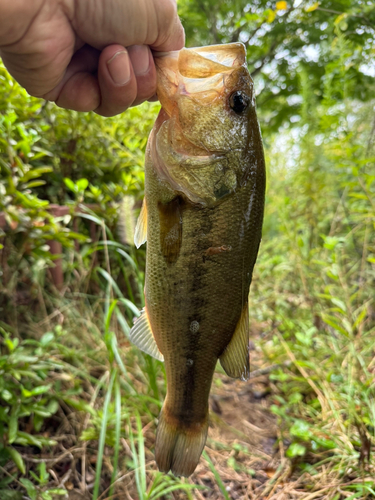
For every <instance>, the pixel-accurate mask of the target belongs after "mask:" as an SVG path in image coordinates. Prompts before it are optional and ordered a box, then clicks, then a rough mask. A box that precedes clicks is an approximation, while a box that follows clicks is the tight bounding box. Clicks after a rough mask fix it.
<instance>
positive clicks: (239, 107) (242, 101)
mask: <svg viewBox="0 0 375 500" xmlns="http://www.w3.org/2000/svg"><path fill="white" fill-rule="evenodd" d="M249 101H250V99H249V97H248V96H247V95H246V94H244V93H243V92H241V91H239V90H237V91H236V92H233V94H231V96H230V97H229V106H230V107H231V108H232V109H233V111H234V112H235V113H237V114H238V115H240V114H241V113H242V112H243V111H245V109H246V108H247V107H248V105H249Z"/></svg>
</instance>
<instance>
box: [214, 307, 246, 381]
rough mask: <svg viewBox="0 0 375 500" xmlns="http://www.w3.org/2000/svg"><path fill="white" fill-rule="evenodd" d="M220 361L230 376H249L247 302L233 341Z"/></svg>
mask: <svg viewBox="0 0 375 500" xmlns="http://www.w3.org/2000/svg"><path fill="white" fill-rule="evenodd" d="M220 363H221V366H222V367H223V368H224V371H225V373H226V374H227V375H229V377H233V378H240V379H242V380H247V379H248V378H249V375H250V363H249V307H248V304H247V303H246V304H245V306H244V308H243V309H242V313H241V317H240V319H239V321H238V323H237V326H236V330H235V332H234V334H233V337H232V338H231V341H230V342H229V344H228V345H227V347H226V349H225V351H224V352H223V354H222V355H221V356H220Z"/></svg>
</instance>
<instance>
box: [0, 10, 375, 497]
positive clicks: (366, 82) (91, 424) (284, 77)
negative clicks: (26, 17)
mask: <svg viewBox="0 0 375 500" xmlns="http://www.w3.org/2000/svg"><path fill="white" fill-rule="evenodd" d="M285 4H286V5H285ZM180 10H181V15H182V18H183V21H184V24H185V26H186V29H187V35H188V44H189V45H190V46H191V45H196V44H206V43H215V42H218V43H221V42H228V41H231V40H237V39H240V40H243V41H245V42H247V50H248V58H249V64H250V66H251V68H252V69H253V73H254V75H255V83H256V87H257V88H258V92H259V97H258V114H259V118H260V122H261V126H262V130H263V135H264V139H265V149H266V155H267V165H268V191H267V207H266V217H265V223H264V231H263V241H262V245H261V249H260V254H259V258H258V262H257V265H256V268H255V273H254V279H253V284H252V286H251V294H250V307H251V310H250V312H251V331H252V333H251V338H252V342H253V343H254V349H253V350H252V352H251V356H252V369H260V370H261V371H260V372H257V373H256V375H257V377H256V378H254V379H251V380H250V382H249V383H248V384H246V383H237V382H229V384H228V379H227V377H225V376H223V375H222V372H221V370H220V368H218V374H217V376H216V378H215V382H214V387H213V392H214V396H215V397H213V398H212V401H211V408H212V423H213V428H212V429H210V437H209V439H208V443H207V447H206V451H205V454H204V456H203V458H202V459H201V464H200V465H199V467H198V469H197V473H196V474H194V475H193V476H192V478H189V479H188V480H183V479H177V478H174V477H173V476H165V475H163V474H160V473H159V472H157V470H156V467H155V463H154V461H153V453H152V450H153V446H154V439H155V436H154V434H155V428H156V425H155V422H156V418H157V416H158V413H159V410H160V407H161V401H162V399H163V397H164V395H165V375H164V369H163V365H162V364H161V363H159V362H157V361H155V360H153V359H151V358H150V357H149V356H147V355H144V354H143V353H141V352H140V351H138V350H137V349H136V348H134V347H132V346H131V345H130V344H129V342H128V340H127V333H128V332H129V328H130V327H131V324H132V321H133V317H134V316H136V315H137V314H138V310H139V309H140V308H141V307H142V306H143V303H142V301H143V296H142V288H143V279H144V265H145V252H144V248H141V249H140V250H135V248H134V247H133V246H132V245H131V244H130V243H129V237H128V234H127V235H126V237H124V235H123V231H119V230H118V228H119V226H121V227H122V226H123V225H124V223H121V221H120V224H119V218H120V219H121V216H120V214H121V205H122V204H123V203H124V202H123V200H124V199H125V202H126V204H127V207H129V206H130V207H132V206H133V205H134V206H135V211H137V207H139V201H140V200H141V199H142V196H143V179H144V177H143V156H144V150H145V145H146V140H147V136H148V134H149V131H150V130H151V127H152V124H153V121H154V119H155V117H156V114H157V111H158V105H155V104H145V105H143V106H142V107H138V108H134V109H131V110H129V111H127V112H126V113H124V114H123V115H122V116H120V117H116V118H111V119H108V118H107V119H103V118H100V117H98V116H96V115H93V114H78V113H74V112H68V111H65V110H61V109H58V108H56V107H55V106H54V105H52V104H46V103H44V102H42V101H39V100H37V99H34V98H31V97H29V96H28V95H27V94H26V92H25V91H24V90H22V89H21V88H20V87H19V86H18V85H17V84H16V83H15V82H14V81H12V79H11V78H10V77H9V75H8V74H7V72H6V71H5V69H4V68H3V67H0V212H3V213H4V214H5V218H6V221H7V224H8V226H7V229H6V231H2V230H1V229H0V498H1V499H2V500H3V499H4V500H8V499H9V500H18V499H23V498H27V499H31V500H40V499H43V500H50V499H56V498H68V495H69V498H71V499H74V498H87V499H88V498H90V499H91V498H92V499H94V500H98V499H101V500H104V499H107V498H108V499H109V498H134V499H138V498H139V499H150V500H151V499H152V500H156V499H157V498H166V499H172V498H175V499H177V498H184V499H185V498H187V499H195V498H198V499H202V498H212V499H216V498H243V499H246V498H254V499H255V498H269V499H271V498H273V499H274V500H275V499H276V498H285V499H287V498H288V499H289V498H290V499H292V498H310V499H319V498H324V499H327V500H340V499H343V498H348V499H354V498H360V499H367V498H369V499H370V498H374V496H375V488H374V480H373V477H374V474H375V458H374V451H375V450H374V444H375V442H374V438H375V436H374V433H375V424H374V421H375V387H374V373H375V363H374V361H373V359H374V349H375V342H374V338H375V293H374V288H375V238H374V235H375V165H374V160H375V114H374V105H375V101H374V100H373V96H375V83H374V80H373V77H371V76H369V75H371V74H372V73H371V71H373V66H371V64H372V63H371V59H372V58H373V55H374V49H373V47H374V25H375V10H374V7H373V6H371V5H370V4H368V5H367V4H366V5H365V4H362V3H361V2H359V1H354V0H353V1H350V0H346V1H344V0H342V1H336V2H333V1H332V2H331V1H327V2H324V8H323V6H322V5H319V4H318V3H316V4H313V3H311V4H310V3H309V4H305V3H302V4H301V5H300V6H297V7H295V6H293V7H291V5H290V4H289V3H287V2H277V3H271V2H266V1H265V0H259V1H258V2H255V3H254V4H248V3H246V2H242V1H241V0H231V1H228V2H216V1H213V0H201V1H198V0H185V1H183V2H181V3H180ZM207 19H208V25H209V26H208V27H209V29H208V30H207V29H205V26H206V23H207ZM299 30H301V31H299ZM247 40H248V41H247ZM124 197H125V198H124ZM52 204H60V205H67V206H68V211H67V213H66V214H64V215H61V216H57V217H56V216H54V215H53V213H52V211H51V205H52ZM128 223H129V225H130V226H131V225H132V220H131V210H130V209H129V208H127V210H126V224H128ZM126 224H125V225H126ZM127 232H128V230H127ZM53 241H55V242H59V243H61V245H62V253H63V262H62V270H63V273H64V284H63V287H62V289H60V290H57V289H56V287H55V285H54V282H53V280H52V279H51V272H50V269H51V268H53V266H54V265H56V262H57V261H56V259H57V257H58V256H56V255H54V254H52V253H51V248H50V243H51V242H53ZM267 367H271V369H270V370H269V371H268V373H267ZM263 368H264V370H263ZM262 370H263V371H262ZM258 385H259V386H260V388H261V391H257V390H255V389H253V388H254V387H255V388H257V387H258ZM226 387H229V389H226ZM259 392H260V395H259V394H258V393H259ZM228 394H229V395H228ZM233 394H236V397H237V398H239V401H240V402H241V405H242V406H243V409H242V413H241V411H240V410H239V413H240V417H241V422H243V421H244V420H245V421H246V422H247V423H246V425H247V427H246V425H245V427H243V426H242V424H241V426H240V425H239V424H238V425H237V424H236V423H235V422H234V420H233V418H234V417H233V418H232V417H231V418H227V416H228V413H226V407H227V406H228V407H229V408H232V406H233V405H235V400H234V399H233ZM257 394H258V395H257ZM230 398H232V399H230ZM259 400H260V402H259ZM226 405H227V406H226ZM233 407H234V406H233ZM260 407H261V409H260ZM236 411H237V410H236ZM236 411H232V413H236ZM257 412H258V413H259V412H262V413H261V415H262V418H263V420H264V419H265V422H266V423H265V424H264V427H263V428H262V426H261V424H260V423H258V424H257V423H256V422H255V421H254V420H253V416H254V415H255V414H256V413H257ZM238 422H240V420H238ZM233 427H234V428H233ZM257 433H258V434H260V435H261V436H263V435H264V436H266V435H267V436H268V439H271V444H269V443H268V441H267V439H266V438H264V439H263V438H262V439H260V440H258V442H257V443H255V444H254V435H256V434H257ZM267 433H268V434H267ZM228 436H230V437H228ZM267 443H268V444H267ZM267 446H268V447H267ZM85 490H87V492H88V496H80V497H77V496H74V495H75V494H77V492H80V491H81V492H83V491H85ZM301 492H302V494H303V496H302V494H301ZM281 495H284V496H281Z"/></svg>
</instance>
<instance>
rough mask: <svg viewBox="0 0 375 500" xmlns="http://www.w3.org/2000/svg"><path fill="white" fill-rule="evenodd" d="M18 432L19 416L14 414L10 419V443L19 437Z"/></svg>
mask: <svg viewBox="0 0 375 500" xmlns="http://www.w3.org/2000/svg"><path fill="white" fill-rule="evenodd" d="M17 432H18V417H17V416H15V415H14V416H12V417H10V419H9V429H8V443H9V444H12V443H13V442H14V440H15V439H16V437H17Z"/></svg>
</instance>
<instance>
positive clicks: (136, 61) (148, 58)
mask: <svg viewBox="0 0 375 500" xmlns="http://www.w3.org/2000/svg"><path fill="white" fill-rule="evenodd" d="M128 54H129V58H130V62H131V65H132V67H133V71H134V74H135V77H136V80H137V97H136V99H135V101H134V102H133V103H132V106H136V105H138V104H141V103H142V102H144V101H146V100H147V99H149V98H150V97H152V96H153V95H154V94H155V92H156V69H155V64H154V58H153V57H152V54H151V50H150V49H149V48H148V47H147V45H132V46H131V47H128Z"/></svg>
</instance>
